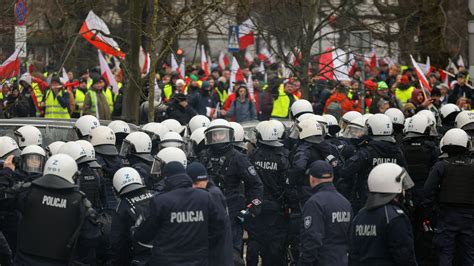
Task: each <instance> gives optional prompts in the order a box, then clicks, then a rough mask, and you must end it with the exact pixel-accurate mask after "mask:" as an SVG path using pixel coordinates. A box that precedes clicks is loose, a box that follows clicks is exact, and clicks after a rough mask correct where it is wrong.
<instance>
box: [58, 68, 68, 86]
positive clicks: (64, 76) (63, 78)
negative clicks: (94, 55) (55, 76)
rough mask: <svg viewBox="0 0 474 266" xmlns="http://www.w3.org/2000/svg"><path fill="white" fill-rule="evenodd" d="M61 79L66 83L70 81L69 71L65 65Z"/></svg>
mask: <svg viewBox="0 0 474 266" xmlns="http://www.w3.org/2000/svg"><path fill="white" fill-rule="evenodd" d="M59 80H60V81H61V83H62V84H66V83H68V82H69V77H68V76H67V71H66V69H65V68H64V67H63V72H62V75H61V77H60V78H59Z"/></svg>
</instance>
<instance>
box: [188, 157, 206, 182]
mask: <svg viewBox="0 0 474 266" xmlns="http://www.w3.org/2000/svg"><path fill="white" fill-rule="evenodd" d="M186 172H187V173H188V175H189V177H191V179H192V180H193V182H197V181H205V180H208V179H209V177H208V175H207V170H206V167H204V165H203V164H202V163H199V162H193V163H191V164H189V165H188V167H187V168H186Z"/></svg>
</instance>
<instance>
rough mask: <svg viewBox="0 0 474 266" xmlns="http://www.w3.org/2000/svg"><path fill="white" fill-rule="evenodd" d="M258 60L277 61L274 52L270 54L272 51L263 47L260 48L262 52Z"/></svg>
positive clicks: (271, 62)
mask: <svg viewBox="0 0 474 266" xmlns="http://www.w3.org/2000/svg"><path fill="white" fill-rule="evenodd" d="M258 60H260V61H262V62H265V61H268V62H269V63H270V64H273V63H275V60H274V59H273V56H272V54H270V51H268V49H267V48H262V49H261V50H260V53H259V54H258Z"/></svg>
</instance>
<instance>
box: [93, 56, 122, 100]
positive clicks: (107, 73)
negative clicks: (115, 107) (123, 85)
mask: <svg viewBox="0 0 474 266" xmlns="http://www.w3.org/2000/svg"><path fill="white" fill-rule="evenodd" d="M97 52H99V64H100V75H101V76H102V77H104V78H105V80H106V81H107V84H109V85H110V86H112V91H113V92H114V94H117V93H118V91H119V87H118V84H117V81H116V80H115V76H114V74H112V71H111V70H110V68H109V64H107V62H106V61H105V58H104V56H103V55H102V53H101V52H100V51H97Z"/></svg>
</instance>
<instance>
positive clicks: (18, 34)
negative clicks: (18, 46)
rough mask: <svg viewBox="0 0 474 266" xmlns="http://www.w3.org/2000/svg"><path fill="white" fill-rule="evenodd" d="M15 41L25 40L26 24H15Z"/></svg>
mask: <svg viewBox="0 0 474 266" xmlns="http://www.w3.org/2000/svg"><path fill="white" fill-rule="evenodd" d="M15 41H16V42H19V41H21V42H26V26H25V25H23V26H15Z"/></svg>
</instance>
